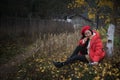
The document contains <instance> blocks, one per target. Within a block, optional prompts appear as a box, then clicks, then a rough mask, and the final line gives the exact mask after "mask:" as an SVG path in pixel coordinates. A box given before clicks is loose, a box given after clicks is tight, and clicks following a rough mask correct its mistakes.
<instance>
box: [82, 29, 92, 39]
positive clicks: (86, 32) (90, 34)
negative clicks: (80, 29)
mask: <svg viewBox="0 0 120 80" xmlns="http://www.w3.org/2000/svg"><path fill="white" fill-rule="evenodd" d="M84 34H85V36H86V37H88V38H89V37H91V36H92V33H91V31H90V30H86V31H85V33H84Z"/></svg>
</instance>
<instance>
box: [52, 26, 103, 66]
mask: <svg viewBox="0 0 120 80" xmlns="http://www.w3.org/2000/svg"><path fill="white" fill-rule="evenodd" d="M81 35H82V37H81V39H80V40H79V44H78V46H77V47H76V49H75V50H74V51H73V53H72V55H71V56H70V57H69V58H68V59H67V60H66V61H65V62H55V61H53V64H54V65H55V66H56V67H57V68H61V67H62V66H64V65H67V64H69V63H72V62H74V61H76V60H79V61H82V62H85V63H89V64H90V65H97V64H98V63H99V62H100V61H101V60H102V59H103V58H104V57H105V51H104V50H103V45H102V41H101V39H100V35H99V33H98V32H97V31H95V30H91V29H90V26H84V27H82V29H81Z"/></svg>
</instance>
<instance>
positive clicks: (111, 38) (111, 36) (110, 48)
mask: <svg viewBox="0 0 120 80" xmlns="http://www.w3.org/2000/svg"><path fill="white" fill-rule="evenodd" d="M114 32H115V26H114V25H113V24H110V25H109V28H108V31H107V44H106V48H107V50H106V52H107V56H108V57H112V55H113V49H114V45H113V44H114Z"/></svg>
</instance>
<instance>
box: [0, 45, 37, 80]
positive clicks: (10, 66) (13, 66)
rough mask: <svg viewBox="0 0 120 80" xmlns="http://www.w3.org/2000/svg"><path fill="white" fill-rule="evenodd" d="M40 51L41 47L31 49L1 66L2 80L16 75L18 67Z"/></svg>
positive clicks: (0, 75) (0, 76) (0, 74)
mask: <svg viewBox="0 0 120 80" xmlns="http://www.w3.org/2000/svg"><path fill="white" fill-rule="evenodd" d="M38 50H39V47H38V48H34V49H31V50H29V51H27V52H26V53H24V54H19V55H17V56H15V57H14V58H13V59H12V60H10V61H9V62H8V63H6V64H3V65H2V66H0V80H1V79H2V80H6V79H7V77H8V76H10V75H11V73H12V74H14V73H15V72H16V71H17V70H18V68H17V66H18V65H19V64H21V63H23V62H24V60H26V59H27V58H29V57H30V56H32V55H34V54H35V53H36V52H37V51H38Z"/></svg>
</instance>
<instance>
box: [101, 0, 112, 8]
mask: <svg viewBox="0 0 120 80" xmlns="http://www.w3.org/2000/svg"><path fill="white" fill-rule="evenodd" d="M99 6H109V7H110V8H111V9H113V2H112V1H108V0H102V1H100V3H99Z"/></svg>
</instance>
